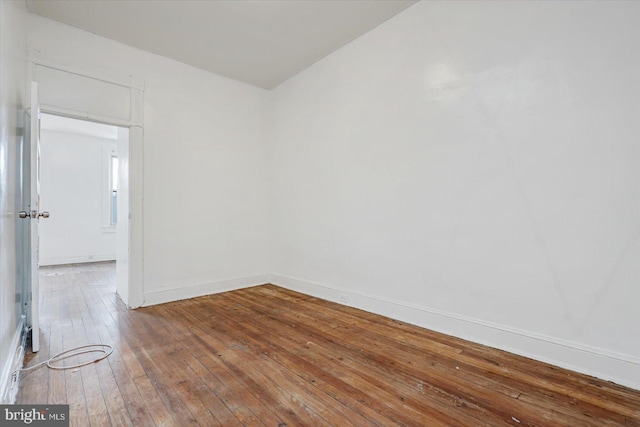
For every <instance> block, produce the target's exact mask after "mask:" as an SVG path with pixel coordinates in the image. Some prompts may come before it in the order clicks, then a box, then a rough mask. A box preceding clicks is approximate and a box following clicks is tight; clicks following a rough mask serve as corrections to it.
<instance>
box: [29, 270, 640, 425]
mask: <svg viewBox="0 0 640 427" xmlns="http://www.w3.org/2000/svg"><path fill="white" fill-rule="evenodd" d="M114 278H115V269H114V265H113V264H112V263H96V264H88V265H81V266H64V267H49V268H43V269H42V270H41V288H42V299H43V301H42V302H43V303H42V306H41V307H42V336H41V347H42V349H41V351H40V352H39V353H37V354H36V355H33V354H30V355H28V363H27V366H32V365H33V364H35V363H38V362H39V361H41V360H46V359H47V358H49V356H50V355H52V354H55V353H57V352H60V351H62V350H63V349H68V348H71V347H75V346H79V345H83V344H88V343H106V344H112V345H113V346H114V348H115V350H114V352H113V354H112V355H111V356H110V357H109V358H107V359H105V360H103V361H101V362H98V363H95V364H92V365H89V366H85V367H82V368H79V369H71V370H65V371H56V370H50V369H47V368H39V369H36V370H34V371H31V372H29V373H23V374H22V375H21V389H20V392H19V394H18V403H68V404H70V407H71V425H77V426H89V425H91V426H103V425H117V426H120V425H125V426H131V425H133V426H154V425H156V426H173V425H176V426H182V425H201V426H225V427H226V426H240V425H252V426H274V427H276V426H280V427H283V426H289V427H292V426H302V425H334V426H349V425H353V426H369V425H380V426H388V425H406V426H502V425H526V426H640V391H634V390H631V389H628V388H624V387H621V386H618V385H615V384H612V383H609V382H605V381H601V380H597V379H595V378H592V377H588V376H584V375H580V374H577V373H574V372H571V371H567V370H564V369H560V368H556V367H553V366H550V365H546V364H543V363H540V362H535V361H532V360H530V359H526V358H523V357H519V356H515V355H512V354H509V353H505V352H502V351H498V350H494V349H491V348H488V347H484V346H481V345H477V344H473V343H470V342H467V341H464V340H460V339H456V338H452V337H449V336H445V335H441V334H438V333H435V332H431V331H428V330H425V329H421V328H417V327H415V326H411V325H408V324H405V323H401V322H397V321H394V320H391V319H388V318H385V317H381V316H377V315H373V314H370V313H366V312H363V311H359V310H355V309H352V308H349V307H344V306H341V305H338V304H334V303H330V302H327V301H324V300H320V299H317V298H313V297H309V296H306V295H302V294H298V293H295V292H291V291H288V290H285V289H282V288H279V287H276V286H272V285H265V286H259V287H255V288H249V289H243V290H239V291H233V292H228V293H224V294H218V295H213V296H207V297H200V298H195V299H191V300H186V301H179V302H174V303H169V304H163V305H158V306H153V307H148V308H142V309H138V310H126V309H125V307H124V306H123V304H122V303H121V302H120V301H119V300H118V299H117V297H116V296H115V295H114V293H113V292H114V288H115V286H114ZM81 357H83V356H79V357H78V358H74V359H70V360H68V361H67V363H69V364H72V363H77V361H78V360H79V359H80V358H81Z"/></svg>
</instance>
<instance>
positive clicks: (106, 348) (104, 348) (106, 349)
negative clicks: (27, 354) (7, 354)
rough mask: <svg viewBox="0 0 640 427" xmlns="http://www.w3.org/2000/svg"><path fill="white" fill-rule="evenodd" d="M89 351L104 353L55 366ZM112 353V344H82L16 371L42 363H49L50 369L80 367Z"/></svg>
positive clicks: (26, 369)
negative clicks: (81, 360) (70, 363)
mask: <svg viewBox="0 0 640 427" xmlns="http://www.w3.org/2000/svg"><path fill="white" fill-rule="evenodd" d="M92 347H94V348H93V349H92V350H84V351H80V350H82V349H84V348H92ZM95 347H101V348H95ZM87 353H102V355H101V356H100V357H98V358H96V359H93V360H89V361H88V362H84V363H78V364H76V365H71V366H55V365H54V363H56V362H60V361H62V360H65V359H69V358H70V357H74V356H79V355H81V354H87ZM111 353H113V347H112V346H110V345H109V344H89V345H82V346H80V347H75V348H72V349H69V350H65V351H62V352H60V353H58V354H56V355H54V356H52V357H50V358H49V359H48V360H45V361H44V362H40V363H38V364H37V365H33V366H30V367H28V368H20V369H16V370H15V371H14V373H17V372H18V371H30V370H32V369H35V368H38V367H40V366H42V365H47V366H48V367H49V369H59V370H65V369H74V368H80V367H82V366H86V365H90V364H92V363H96V362H99V361H101V360H102V359H105V358H107V357H109V355H111ZM61 356H64V357H61Z"/></svg>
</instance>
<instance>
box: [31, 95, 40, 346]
mask: <svg viewBox="0 0 640 427" xmlns="http://www.w3.org/2000/svg"><path fill="white" fill-rule="evenodd" d="M29 125H30V141H29V148H30V149H29V165H30V168H31V169H30V178H31V182H30V187H31V195H30V196H31V200H30V202H31V204H30V206H29V211H30V212H29V214H30V215H29V217H30V221H29V222H30V224H31V227H30V229H31V236H30V263H31V266H30V267H31V268H30V271H31V274H30V276H31V277H30V278H31V292H30V293H29V294H30V298H29V294H28V298H29V299H30V305H31V310H29V311H30V313H29V314H30V319H28V320H30V325H31V345H32V350H33V352H34V353H35V352H37V351H38V350H40V315H39V313H40V282H39V277H38V264H39V258H38V257H39V237H38V222H39V221H40V216H41V215H42V214H41V213H40V104H39V102H38V84H37V83H36V82H31V117H30V124H29Z"/></svg>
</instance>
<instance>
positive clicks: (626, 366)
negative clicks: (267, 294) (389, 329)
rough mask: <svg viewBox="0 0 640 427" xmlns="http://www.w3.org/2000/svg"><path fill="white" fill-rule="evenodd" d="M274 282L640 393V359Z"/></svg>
mask: <svg viewBox="0 0 640 427" xmlns="http://www.w3.org/2000/svg"><path fill="white" fill-rule="evenodd" d="M271 283H273V284H274V285H277V286H281V287H283V288H287V289H290V290H293V291H297V292H301V293H304V294H308V295H312V296H315V297H318V298H323V299H326V300H329V301H334V302H337V303H340V304H344V305H348V306H351V307H355V308H359V309H362V310H365V311H369V312H372V313H376V314H381V315H383V316H387V317H390V318H393V319H396V320H400V321H404V322H407V323H411V324H413V325H417V326H421V327H424V328H428V329H431V330H434V331H437V332H442V333H444V334H448V335H453V336H456V337H459V338H463V339H466V340H469V341H473V342H476V343H479V344H484V345H488V346H490V347H494V348H498V349H501V350H505V351H509V352H511V353H515V354H519V355H521V356H526V357H530V358H532V359H536V360H540V361H542V362H546V363H550V364H552V365H556V366H560V367H562V368H566V369H571V370H573V371H577V372H581V373H584V374H587V375H591V376H594V377H597V378H601V379H604V380H608V381H613V382H615V383H617V384H620V385H624V386H627V387H631V388H634V389H637V390H640V358H638V357H635V356H631V355H627V354H621V353H617V352H613V351H609V350H605V349H601V348H596V347H591V346H587V345H584V344H580V343H575V342H571V341H567V340H563V339H559V338H554V337H550V336H546V335H542V334H537V333H534V332H529V331H525V330H521V329H517V328H511V327H508V326H503V325H498V324H493V323H491V322H485V321H482V320H478V319H472V318H468V317H464V316H460V315H457V314H452V313H447V312H442V311H439V310H434V309H431V308H428V307H422V306H418V305H416V304H412V303H407V302H404V301H397V300H392V299H389V298H383V297H379V296H375V295H367V294H364V293H357V292H352V291H348V290H345V289H340V288H338V287H333V286H327V285H324V284H321V283H315V282H311V281H309V280H305V279H299V278H295V277H290V276H286V275H282V274H272V275H271Z"/></svg>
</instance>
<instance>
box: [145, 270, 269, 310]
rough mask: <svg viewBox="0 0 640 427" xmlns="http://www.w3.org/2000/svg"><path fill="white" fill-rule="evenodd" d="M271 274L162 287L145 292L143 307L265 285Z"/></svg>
mask: <svg viewBox="0 0 640 427" xmlns="http://www.w3.org/2000/svg"><path fill="white" fill-rule="evenodd" d="M270 278H271V276H270V275H269V274H260V275H256V276H249V277H237V278H233V279H225V280H220V281H216V282H212V283H204V284H201V285H194V286H186V287H171V288H162V289H157V290H154V291H148V292H145V293H144V302H143V303H142V306H143V307H147V306H150V305H155V304H163V303H165V302H171V301H178V300H183V299H189V298H195V297H201V296H203V295H211V294H217V293H220V292H228V291H234V290H236V289H242V288H249V287H251V286H258V285H264V284H266V283H269V279H270Z"/></svg>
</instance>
